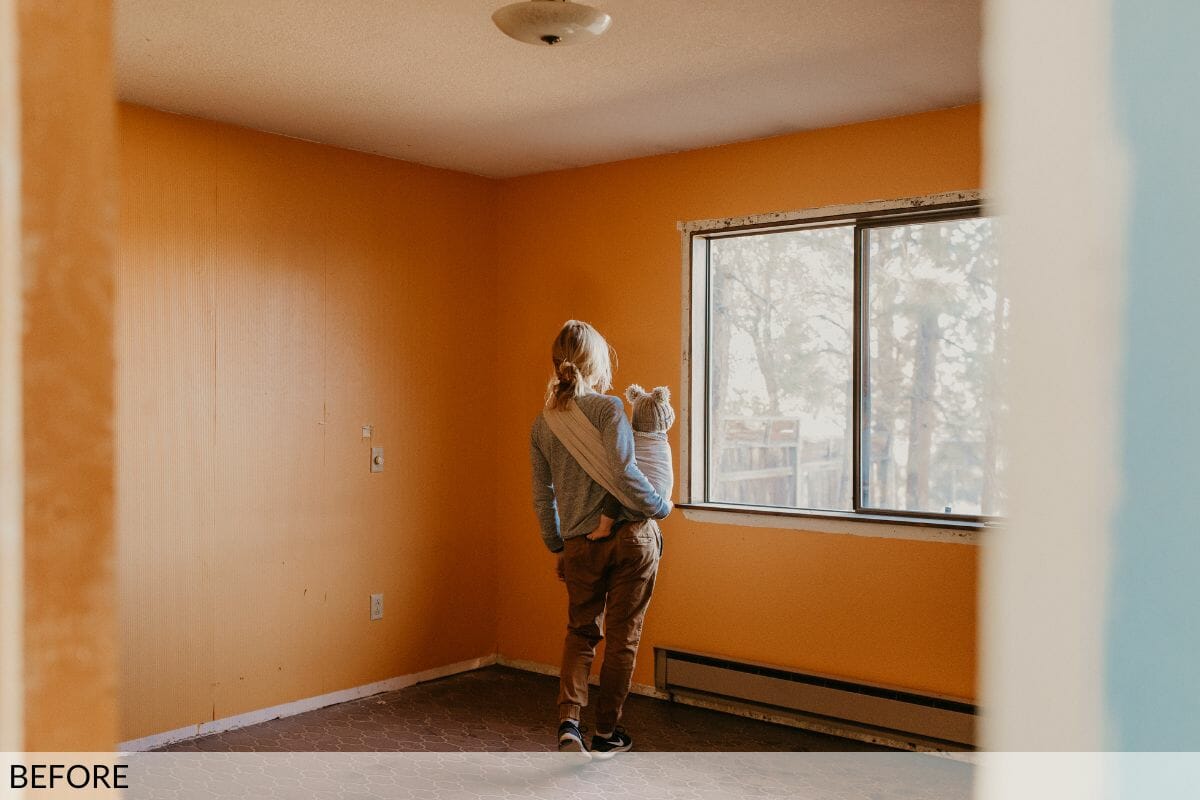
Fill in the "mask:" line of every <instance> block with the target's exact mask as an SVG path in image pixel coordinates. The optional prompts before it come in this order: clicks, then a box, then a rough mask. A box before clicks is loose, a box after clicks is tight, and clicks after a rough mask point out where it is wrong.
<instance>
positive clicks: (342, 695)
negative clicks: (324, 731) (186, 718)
mask: <svg viewBox="0 0 1200 800" xmlns="http://www.w3.org/2000/svg"><path fill="white" fill-rule="evenodd" d="M496 662H497V657H496V655H495V654H492V655H489V656H482V657H480V658H472V659H468V660H466V661H459V662H458V663H456V664H447V665H446V666H444V667H434V668H433V669H427V670H425V671H423V672H414V673H412V674H410V675H398V676H396V677H395V678H388V679H387V680H382V681H376V682H375V683H368V684H365V685H363V686H354V687H351V688H349V689H342V690H340V691H336V692H329V693H328V694H322V695H317V696H316V697H307V698H304V699H302V700H294V701H292V702H290V703H283V704H281V705H277V706H271V707H270V708H262V709H259V710H257V711H247V712H246V713H244V714H235V715H234V716H232V717H223V718H221V719H216V720H211V721H207V722H199V723H197V724H195V725H187V726H185V727H183V728H176V729H175V730H173V731H165V732H163V733H152V734H150V735H149V736H143V737H141V738H140V739H131V740H129V741H127V742H121V743H120V744H119V745H117V750H118V751H120V752H124V753H136V752H142V751H145V750H154V749H156V748H159V747H164V746H166V745H168V744H172V743H174V742H179V741H183V740H184V739H192V738H195V737H197V736H208V735H209V734H212V733H222V732H224V731H231V730H234V729H236V728H244V727H246V726H247V725H257V724H258V723H260V722H266V721H268V720H272V719H279V718H280V717H291V716H294V715H296V714H303V713H304V712H305V711H315V710H316V709H318V708H325V707H326V706H333V705H337V704H338V703H345V702H348V701H350V700H358V699H359V698H361V697H370V696H371V695H373V694H380V693H382V692H394V691H396V690H397V689H404V688H407V687H409V686H413V685H415V684H418V683H425V682H426V681H432V680H437V679H438V678H446V677H449V676H450V675H457V674H458V673H460V672H470V671H471V670H473V669H479V668H481V667H490V666H491V665H492V664H495V663H496ZM554 674H555V675H557V674H558V672H557V671H555V673H554Z"/></svg>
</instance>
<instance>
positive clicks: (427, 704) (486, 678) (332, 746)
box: [163, 666, 884, 752]
mask: <svg viewBox="0 0 1200 800" xmlns="http://www.w3.org/2000/svg"><path fill="white" fill-rule="evenodd" d="M557 691H558V680H557V679H556V678H551V677H547V676H545V675H537V674H534V673H531V672H524V671H522V670H515V669H509V668H507V667H499V666H497V667H488V668H486V669H479V670H475V671H473V672H467V673H463V674H461V675H455V676H452V677H449V678H443V679H441V680H437V681H430V682H429V683H423V684H420V685H417V686H412V687H409V688H407V689H402V690H400V691H397V692H388V693H386V694H380V695H376V696H374V697H367V698H363V699H361V700H354V701H351V702H349V703H342V704H341V705H336V706H329V707H327V708H322V709H317V710H316V711H309V712H307V713H304V714H297V715H296V716H294V717H286V718H284V719H276V720H271V721H270V722H264V723H261V724H259V725H251V726H249V727H245V728H239V729H238V730H233V731H228V732H226V733H218V734H213V735H211V736H205V737H201V738H197V739H189V740H187V741H183V742H177V743H175V744H173V745H170V746H168V747H165V748H163V749H164V750H168V751H177V752H183V751H192V752H195V751H199V752H219V751H239V752H278V751H390V750H402V751H430V752H445V751H550V750H554V749H555V747H556V742H555V735H554V734H555V729H556V727H557V723H558V720H557V714H556V708H555V699H556V695H557ZM590 722H591V720H590V719H589V718H588V716H587V711H586V710H585V717H584V723H585V724H589V723H590ZM622 724H623V725H624V726H625V727H626V728H627V729H628V731H629V733H630V735H631V736H633V739H634V747H635V749H636V750H640V751H673V752H689V751H714V752H716V751H739V752H748V751H811V752H830V751H867V750H883V749H884V748H881V747H875V746H872V745H868V744H864V743H862V742H858V741H853V740H848V739H839V738H837V737H834V736H826V735H824V734H819V733H811V732H808V731H804V730H799V729H796V728H790V727H786V726H783V725H774V724H771V723H768V722H759V721H757V720H751V719H746V718H743V717H737V716H733V715H730V714H723V713H720V712H717V711H709V710H707V709H701V708H693V707H690V706H684V705H679V704H676V703H669V702H666V701H663V700H656V699H653V698H649V697H641V696H637V695H630V697H629V701H628V702H627V703H626V705H625V715H624V719H623V720H622Z"/></svg>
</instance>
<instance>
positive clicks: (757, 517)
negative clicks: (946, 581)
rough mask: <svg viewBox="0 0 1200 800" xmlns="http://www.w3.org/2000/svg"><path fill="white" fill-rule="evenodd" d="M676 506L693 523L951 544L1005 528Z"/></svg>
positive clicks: (833, 513) (914, 519)
mask: <svg viewBox="0 0 1200 800" xmlns="http://www.w3.org/2000/svg"><path fill="white" fill-rule="evenodd" d="M675 508H677V509H679V510H680V511H682V512H683V516H684V518H685V519H688V520H691V521H693V522H703V523H710V524H712V523H715V524H721V525H743V526H747V527H754V528H778V529H783V530H798V531H811V532H814V533H845V534H850V535H852V536H873V537H877V538H882V539H911V540H916V541H924V542H947V543H951V544H979V534H980V533H981V532H982V531H984V530H989V529H995V528H999V527H1002V526H1001V525H1000V524H998V523H994V522H993V523H988V522H967V521H962V520H943V519H936V518H924V517H896V516H888V515H886V514H853V513H839V512H836V511H798V510H796V511H794V510H784V509H778V508H766V507H760V506H736V505H723V504H720V503H676V505H675Z"/></svg>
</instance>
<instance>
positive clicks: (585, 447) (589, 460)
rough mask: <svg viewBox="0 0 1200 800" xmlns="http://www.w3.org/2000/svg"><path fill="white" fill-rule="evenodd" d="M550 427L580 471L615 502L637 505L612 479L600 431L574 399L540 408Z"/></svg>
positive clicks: (624, 504) (631, 506)
mask: <svg viewBox="0 0 1200 800" xmlns="http://www.w3.org/2000/svg"><path fill="white" fill-rule="evenodd" d="M542 416H543V417H545V418H546V424H547V425H549V426H550V431H551V433H553V434H554V435H555V436H556V437H558V440H559V441H560V442H562V445H563V447H565V448H567V452H569V453H570V454H571V456H572V457H573V458H574V459H575V461H576V462H577V463H578V464H579V466H580V467H582V468H583V471H584V472H586V473H587V474H588V475H589V476H590V477H591V479H592V480H594V481H595V482H596V483H598V484H600V486H602V487H603V488H604V490H605V491H606V492H608V493H609V494H611V495H612V496H613V497H615V498H617V502H618V503H620V504H621V505H623V506H625V507H626V508H637V504H636V503H634V502H633V501H632V500H630V499H629V495H627V494H625V492H624V491H622V490H621V489H620V488H619V487H618V486H617V482H616V481H615V480H613V474H612V467H611V466H610V465H609V462H608V453H607V451H606V450H605V448H604V442H603V440H601V438H600V431H598V430H596V426H595V425H593V424H592V421H591V420H590V419H588V418H587V415H586V414H584V413H583V411H582V410H581V409H580V408H579V406H577V405H576V404H575V401H574V400H571V401H569V402H568V403H567V406H566V408H562V409H556V408H547V409H544V410H543V411H542Z"/></svg>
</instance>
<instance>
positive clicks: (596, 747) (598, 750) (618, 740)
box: [592, 725, 633, 759]
mask: <svg viewBox="0 0 1200 800" xmlns="http://www.w3.org/2000/svg"><path fill="white" fill-rule="evenodd" d="M632 749H633V739H631V738H629V734H628V733H626V732H625V729H624V728H622V727H621V726H620V725H618V726H617V727H616V729H615V730H614V731H613V732H612V735H611V736H603V737H601V736H593V737H592V758H600V759H604V758H612V757H613V756H615V755H616V754H617V753H624V752H625V751H626V750H632Z"/></svg>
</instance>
